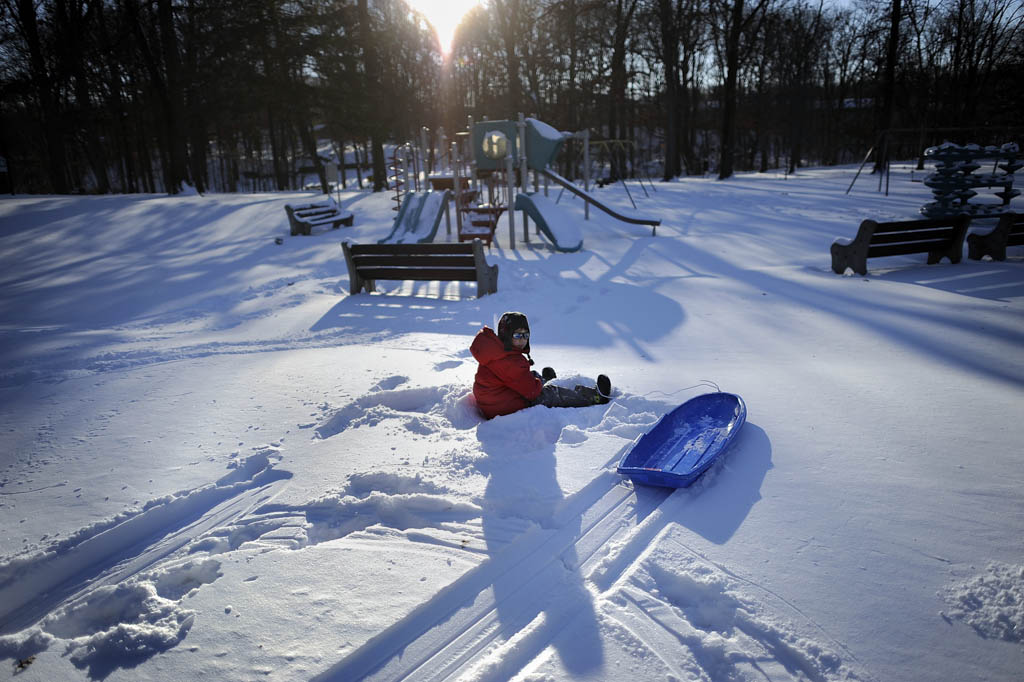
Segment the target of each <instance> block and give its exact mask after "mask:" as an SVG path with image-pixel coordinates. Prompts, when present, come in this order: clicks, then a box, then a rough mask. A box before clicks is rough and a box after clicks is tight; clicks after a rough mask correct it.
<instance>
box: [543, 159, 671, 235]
mask: <svg viewBox="0 0 1024 682" xmlns="http://www.w3.org/2000/svg"><path fill="white" fill-rule="evenodd" d="M541 173H543V174H544V175H545V176H547V177H548V178H549V179H551V180H552V181H554V182H555V183H556V184H559V185H561V186H562V187H564V188H566V189H567V190H569V191H570V192H572V193H573V194H575V195H576V196H578V197H580V198H581V199H583V200H584V201H585V202H587V203H588V204H590V205H592V206H594V207H595V208H598V209H600V210H602V211H604V212H605V213H607V214H608V215H610V216H611V217H613V218H615V219H616V220H621V221H622V222H624V223H629V224H631V225H650V226H651V228H652V229H651V234H654V230H655V229H657V227H658V225H661V221H660V220H657V219H655V218H639V217H633V216H628V215H623V214H622V213H619V212H618V211H616V210H615V209H614V208H611V207H610V206H607V205H605V204H604V203H603V202H602V201H601V200H600V199H598V198H597V197H595V196H594V195H592V194H590V193H588V192H587V191H586V190H584V189H583V188H582V187H579V186H577V185H574V184H573V183H572V182H570V181H569V180H566V179H565V178H563V177H562V176H561V175H559V174H558V173H556V172H554V171H553V170H549V169H544V170H542V171H541Z"/></svg>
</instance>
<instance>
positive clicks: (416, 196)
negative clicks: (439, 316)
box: [381, 114, 661, 252]
mask: <svg viewBox="0 0 1024 682" xmlns="http://www.w3.org/2000/svg"><path fill="white" fill-rule="evenodd" d="M428 132H429V131H428V129H426V128H422V129H421V131H420V143H419V145H418V146H417V145H412V144H406V145H402V146H400V147H399V148H398V149H397V150H396V152H395V155H394V157H393V160H392V164H391V166H390V168H391V175H392V178H391V179H392V181H393V185H394V188H395V198H396V203H397V205H396V206H395V209H396V210H397V211H398V215H397V216H396V218H395V225H394V227H393V229H392V231H391V234H389V235H388V237H386V238H385V239H383V240H381V241H382V243H385V242H386V243H396V242H398V241H401V240H405V241H406V242H408V241H417V242H420V243H422V242H425V241H431V240H433V238H434V236H435V235H436V232H437V228H438V226H439V224H440V216H441V212H442V211H444V212H445V214H446V216H447V215H448V213H447V210H448V208H447V206H448V201H449V200H451V201H453V202H454V204H455V215H456V225H457V230H458V240H459V241H468V240H472V239H475V238H479V239H481V240H482V241H483V242H484V243H485V244H487V245H488V246H490V243H491V240H492V239H493V237H494V233H495V231H496V229H497V227H498V222H499V219H500V218H501V216H502V215H503V214H504V213H505V212H508V227H509V232H508V238H509V246H510V247H511V248H513V249H515V248H516V217H515V212H516V211H521V212H522V213H521V220H522V224H523V232H522V239H523V241H524V242H526V243H529V241H530V231H529V220H530V219H532V220H533V221H534V223H535V225H536V231H537V233H538V234H542V235H543V236H544V237H545V238H546V239H547V240H548V241H549V242H550V243H551V245H552V246H553V247H554V249H555V250H557V251H562V252H570V251H577V250H579V249H580V248H582V245H583V237H582V230H581V228H580V226H579V224H578V220H576V219H575V216H573V215H570V214H568V213H566V212H565V210H564V209H563V208H561V207H559V206H558V202H559V200H560V199H561V196H562V194H564V192H565V191H566V190H568V191H569V192H570V194H571V195H573V196H575V197H578V198H580V199H582V200H583V202H584V219H585V220H589V219H590V208H591V206H593V207H594V208H596V209H598V210H600V211H603V212H604V213H606V214H608V215H609V216H611V217H613V218H615V219H617V220H620V221H623V222H625V223H629V224H635V225H649V226H651V228H652V232H651V233H652V236H653V235H654V234H655V233H656V232H655V231H656V229H657V226H658V225H660V224H661V221H660V220H658V219H655V218H650V217H642V216H633V215H625V214H623V213H622V212H620V211H618V210H616V209H614V208H612V207H610V206H608V205H607V204H606V203H604V202H603V201H601V200H600V199H598V198H596V197H595V196H593V195H592V194H591V193H590V159H589V149H590V132H589V131H588V130H584V131H582V132H580V133H564V132H560V131H558V130H556V129H555V128H553V127H551V126H549V125H547V124H546V123H544V122H542V121H539V120H537V119H535V118H526V117H524V116H523V115H522V114H520V115H519V117H518V120H514V121H513V120H497V121H490V120H486V119H485V120H483V121H479V122H476V123H474V122H473V121H472V119H470V121H469V125H468V129H467V130H466V131H460V132H458V133H456V134H455V136H454V139H452V140H451V141H449V140H448V139H447V138H446V137H445V135H444V131H443V130H441V131H439V134H438V136H437V137H438V141H439V149H435V148H434V147H433V146H432V145H428V140H427V138H428ZM571 138H575V139H580V140H582V142H583V143H582V145H581V146H582V149H583V154H584V163H583V169H584V178H583V187H580V186H578V185H577V184H575V183H574V182H572V181H570V180H568V179H566V178H564V177H562V176H561V175H559V174H558V173H556V172H555V171H553V170H552V169H551V168H550V166H551V164H552V163H553V162H554V159H555V157H556V156H557V154H558V153H559V151H560V150H561V149H562V146H563V143H564V142H565V140H567V139H571ZM606 142H607V141H600V142H599V144H604V143H606ZM467 147H468V148H467ZM531 171H532V183H531V182H530V174H531ZM421 180H422V185H421ZM542 182H543V193H542V192H541V184H542ZM550 183H554V184H556V185H559V186H560V187H561V188H562V190H561V192H560V193H559V195H558V198H557V199H555V200H550V199H549V198H548V196H547V195H548V188H549V184H550ZM531 184H532V191H531ZM623 184H625V183H623ZM428 185H429V187H430V189H426V187H427V186H428ZM421 187H422V188H423V189H424V191H421ZM652 189H653V185H652ZM626 191H627V193H629V189H628V187H627V188H626ZM644 192H645V194H646V193H647V190H646V189H644ZM441 193H446V194H445V195H444V198H443V199H441V198H440V197H433V196H432V195H434V194H441ZM629 198H630V202H631V203H632V204H633V207H634V208H635V207H636V202H635V201H634V200H633V197H632V195H630V196H629ZM424 221H426V222H424ZM446 233H447V234H448V235H449V236H450V235H451V221H450V217H449V218H448V220H447V221H446Z"/></svg>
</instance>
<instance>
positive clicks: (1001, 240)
mask: <svg viewBox="0 0 1024 682" xmlns="http://www.w3.org/2000/svg"><path fill="white" fill-rule="evenodd" d="M1022 245H1024V213H1004V214H1003V215H1002V217H1001V218H999V224H998V225H996V227H995V229H994V230H992V231H991V232H989V233H988V234H969V235H967V257H968V258H970V259H972V260H981V259H982V257H984V256H985V255H986V254H988V255H989V256H992V260H1006V247H1007V246H1022Z"/></svg>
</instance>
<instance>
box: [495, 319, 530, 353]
mask: <svg viewBox="0 0 1024 682" xmlns="http://www.w3.org/2000/svg"><path fill="white" fill-rule="evenodd" d="M517 329H525V330H526V331H530V322H529V320H527V319H526V315H524V314H522V313H517V312H507V313H505V314H504V315H502V316H501V319H500V320H498V338H499V339H501V342H502V343H504V344H505V350H517V348H516V347H515V346H513V345H512V333H513V332H514V331H516V330H517ZM523 352H524V353H526V358H527V359H528V360H529V361H530V364H531V365H532V364H533V358H531V357H530V341H529V339H527V341H526V345H525V346H524V347H523Z"/></svg>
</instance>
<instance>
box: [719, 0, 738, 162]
mask: <svg viewBox="0 0 1024 682" xmlns="http://www.w3.org/2000/svg"><path fill="white" fill-rule="evenodd" d="M742 23H743V0H734V2H733V5H732V8H731V10H730V19H729V33H728V35H727V36H726V39H725V84H724V86H723V88H722V139H721V145H722V147H721V158H720V159H719V163H718V179H719V180H724V179H725V178H728V177H731V176H732V174H733V156H734V154H735V148H736V79H737V74H738V71H739V65H740V36H741V35H742V33H743V26H742Z"/></svg>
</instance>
